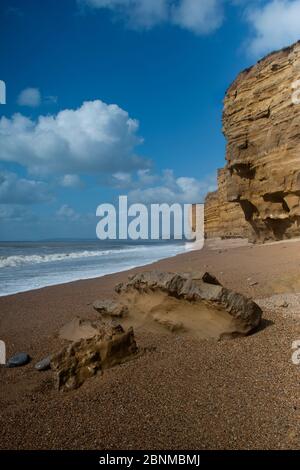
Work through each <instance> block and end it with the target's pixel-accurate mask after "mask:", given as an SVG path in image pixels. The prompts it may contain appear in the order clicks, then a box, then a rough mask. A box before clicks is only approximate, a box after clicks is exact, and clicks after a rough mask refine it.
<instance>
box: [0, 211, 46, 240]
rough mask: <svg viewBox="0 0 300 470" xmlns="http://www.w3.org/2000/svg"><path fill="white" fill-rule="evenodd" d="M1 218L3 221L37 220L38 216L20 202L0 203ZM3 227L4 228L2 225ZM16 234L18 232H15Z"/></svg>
mask: <svg viewBox="0 0 300 470" xmlns="http://www.w3.org/2000/svg"><path fill="white" fill-rule="evenodd" d="M0 220H1V221H2V223H3V222H6V223H7V222H21V223H22V224H24V223H25V222H26V223H27V222H31V223H34V222H37V220H38V217H37V216H36V215H35V214H33V213H32V212H31V211H29V210H28V209H24V206H22V205H18V204H0ZM1 228H4V226H3V227H1ZM15 235H16V234H15Z"/></svg>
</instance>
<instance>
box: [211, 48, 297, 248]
mask: <svg viewBox="0 0 300 470" xmlns="http://www.w3.org/2000/svg"><path fill="white" fill-rule="evenodd" d="M299 79H300V43H299V42H298V43H296V44H294V45H293V46H291V47H289V48H286V49H284V50H281V51H279V52H275V53H272V54H270V55H268V56H267V57H265V58H264V59H262V60H261V61H259V62H258V63H257V64H256V65H255V66H253V67H251V68H249V69H247V70H245V71H244V72H242V73H240V75H239V76H238V77H237V79H236V80H235V81H234V83H233V84H232V85H231V86H230V88H229V89H228V91H227V93H226V96H225V101H224V112H223V131H224V135H225V137H226V139H227V150H226V160H227V164H226V166H225V168H224V169H222V170H220V172H219V181H218V191H217V192H216V193H212V194H209V195H208V197H207V199H206V208H205V227H206V236H207V237H209V238H210V237H215V236H221V237H230V236H242V237H245V236H246V237H248V238H250V239H251V240H253V241H261V242H264V241H266V240H280V239H285V238H292V237H296V236H299V235H300V157H299V155H300V105H299V104H295V103H294V102H293V100H292V93H293V89H292V85H293V83H295V81H296V80H299Z"/></svg>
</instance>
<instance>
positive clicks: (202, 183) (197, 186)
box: [128, 170, 216, 204]
mask: <svg viewBox="0 0 300 470" xmlns="http://www.w3.org/2000/svg"><path fill="white" fill-rule="evenodd" d="M148 176H149V178H150V176H151V175H150V174H149V175H148ZM153 178H155V181H156V182H157V185H156V186H150V187H144V188H143V187H142V188H141V186H142V185H141V184H140V182H138V183H139V184H138V188H137V189H133V190H131V191H129V193H128V197H129V200H130V201H132V202H141V203H145V204H150V203H164V202H166V203H174V202H178V203H182V204H184V203H186V204H192V203H201V202H203V200H204V197H205V196H206V194H207V193H208V192H209V191H213V190H215V189H216V181H215V178H214V177H206V178H204V179H203V180H197V179H196V178H190V177H179V178H176V177H175V176H174V173H173V171H172V170H164V171H163V173H162V175H153ZM149 181H150V179H149Z"/></svg>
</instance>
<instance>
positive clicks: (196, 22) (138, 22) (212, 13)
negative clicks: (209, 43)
mask: <svg viewBox="0 0 300 470" xmlns="http://www.w3.org/2000/svg"><path fill="white" fill-rule="evenodd" d="M78 2H79V3H80V4H81V5H82V4H83V5H87V6H89V7H92V8H106V9H110V10H112V11H113V12H115V13H116V14H117V15H118V16H120V17H121V18H123V19H125V21H126V22H127V24H128V25H129V26H130V27H132V28H138V29H150V28H152V27H154V26H156V25H158V24H160V23H163V22H169V23H171V24H174V25H177V26H179V27H181V28H184V29H187V30H189V31H192V32H193V33H196V34H207V33H210V32H212V31H215V30H216V29H217V28H219V26H221V24H222V21H223V8H222V3H223V2H222V0H78Z"/></svg>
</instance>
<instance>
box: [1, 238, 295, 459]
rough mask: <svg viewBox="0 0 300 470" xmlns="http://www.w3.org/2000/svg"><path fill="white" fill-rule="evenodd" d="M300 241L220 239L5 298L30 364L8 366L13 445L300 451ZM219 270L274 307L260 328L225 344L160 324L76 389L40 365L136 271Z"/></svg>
mask: <svg viewBox="0 0 300 470" xmlns="http://www.w3.org/2000/svg"><path fill="white" fill-rule="evenodd" d="M299 268H300V241H299V240H296V241H289V242H280V243H272V244H267V245H263V246H262V245H247V244H245V243H239V242H238V241H233V242H230V241H224V242H221V241H216V242H210V243H209V244H208V245H206V246H205V248H204V249H203V250H201V251H191V252H187V253H184V254H181V255H178V256H176V257H173V258H169V259H165V260H162V261H159V262H157V263H154V264H152V265H149V266H147V267H143V268H137V269H134V270H131V271H127V272H122V273H118V274H112V275H108V276H104V277H101V278H97V279H90V280H83V281H76V282H72V283H69V284H62V285H58V286H51V287H46V288H43V289H39V290H35V291H29V292H25V293H20V294H16V295H11V296H6V297H1V298H0V339H1V340H4V341H5V343H6V347H7V357H10V356H11V355H13V354H15V353H17V352H22V351H24V352H27V353H28V354H30V356H31V357H32V362H31V363H30V364H28V365H26V366H24V367H21V368H15V369H7V368H4V367H1V368H0V448H1V449H99V450H101V449H103V450H104V449H105V450H109V449H145V450H146V449H200V450H201V449H296V448H297V449H299V448H300V425H299V417H300V416H299V410H300V394H299V386H300V378H299V377H300V376H299V372H300V369H299V368H300V365H296V364H294V363H293V362H292V354H293V352H294V351H293V349H292V344H293V342H294V341H297V340H299V339H300V294H298V293H300V269H299ZM150 269H151V270H152V269H159V270H162V271H172V272H176V271H185V272H187V271H208V272H210V273H211V274H214V275H215V276H216V277H217V278H218V279H219V281H220V282H221V283H222V284H223V285H224V286H225V287H228V288H230V289H232V290H234V291H237V292H240V293H242V294H245V295H247V296H249V297H251V298H253V299H254V300H255V301H257V302H258V303H259V304H260V305H261V307H262V308H263V322H262V325H261V328H260V329H259V331H257V332H256V333H255V334H252V335H250V336H247V337H242V338H237V339H230V340H229V339H228V340H223V341H216V340H213V339H212V340H207V339H205V340H200V339H198V338H195V337H192V336H189V335H188V334H176V333H169V332H167V331H166V332H165V333H164V332H163V331H162V332H159V331H149V330H147V327H146V326H143V325H141V326H140V327H139V328H137V329H136V330H135V336H136V340H137V343H138V346H139V347H140V348H141V350H142V354H140V355H138V357H137V358H135V359H134V360H132V361H130V362H127V363H125V364H122V365H120V366H117V367H115V368H113V369H110V370H107V371H105V372H104V374H98V375H97V376H96V377H94V378H91V379H89V380H87V381H86V382H85V383H84V384H83V386H82V387H80V388H79V389H77V390H75V391H71V392H68V393H63V392H58V391H57V390H55V389H54V387H53V375H52V372H51V371H45V372H38V371H36V370H35V369H34V364H35V363H36V362H38V361H39V360H40V359H43V358H44V357H45V356H48V355H49V354H51V353H52V352H54V351H55V350H57V349H58V348H59V347H60V346H59V345H60V340H59V338H58V331H59V329H60V328H61V327H62V326H63V325H65V324H66V323H67V322H68V321H70V320H72V319H73V318H74V317H75V316H80V317H83V318H89V319H95V318H97V317H98V315H97V312H95V311H94V310H93V307H92V303H93V302H94V301H95V300H96V299H104V298H107V297H108V298H110V297H113V296H114V295H115V294H114V286H115V285H116V284H117V283H118V282H120V281H124V280H126V279H127V277H128V275H129V274H132V273H133V272H141V271H145V270H150Z"/></svg>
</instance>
